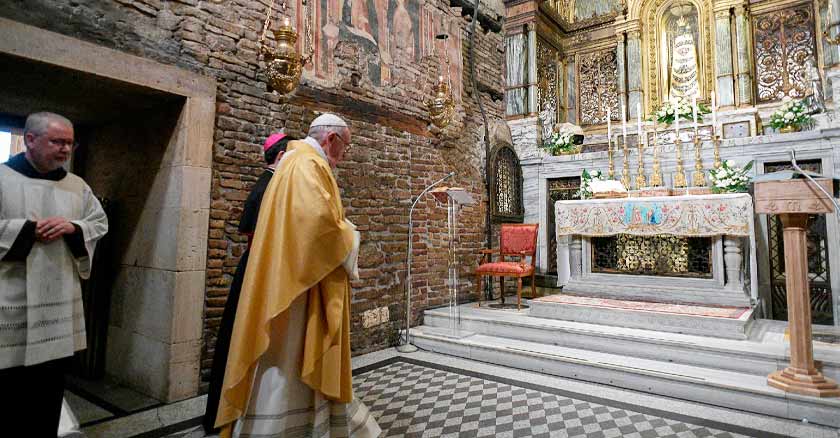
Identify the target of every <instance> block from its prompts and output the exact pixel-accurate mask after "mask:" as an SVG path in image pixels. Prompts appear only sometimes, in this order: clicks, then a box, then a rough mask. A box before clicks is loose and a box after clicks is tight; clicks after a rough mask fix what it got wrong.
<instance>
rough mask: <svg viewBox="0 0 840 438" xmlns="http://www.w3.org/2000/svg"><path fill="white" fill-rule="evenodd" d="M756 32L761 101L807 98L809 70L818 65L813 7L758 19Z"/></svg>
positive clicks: (756, 16) (755, 27)
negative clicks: (811, 65) (810, 67)
mask: <svg viewBox="0 0 840 438" xmlns="http://www.w3.org/2000/svg"><path fill="white" fill-rule="evenodd" d="M753 29H755V30H754V34H755V38H754V41H755V58H756V62H755V70H756V78H757V80H756V89H757V92H758V94H757V95H758V101H759V102H772V101H776V100H780V99H782V98H783V97H785V96H789V97H793V98H802V97H805V95H806V94H807V93H808V90H809V89H810V82H809V81H810V78H809V74H810V72H809V71H807V70H808V69H807V68H806V66H807V65H808V63H809V62H811V63H814V65H816V45H815V43H814V8H813V6H812V4H811V3H810V2H809V3H802V4H800V5H797V6H790V7H786V8H785V9H782V10H778V11H772V12H767V13H764V14H758V15H755V16H754V17H753Z"/></svg>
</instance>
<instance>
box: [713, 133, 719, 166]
mask: <svg viewBox="0 0 840 438" xmlns="http://www.w3.org/2000/svg"><path fill="white" fill-rule="evenodd" d="M712 144H713V145H714V147H715V162H714V166H715V169H720V165H721V162H720V137H719V136H718V135H717V134H715V135H713V136H712Z"/></svg>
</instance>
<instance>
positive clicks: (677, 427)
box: [354, 361, 766, 438]
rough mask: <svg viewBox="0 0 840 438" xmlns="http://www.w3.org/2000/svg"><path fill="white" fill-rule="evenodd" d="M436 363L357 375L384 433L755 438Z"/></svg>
mask: <svg viewBox="0 0 840 438" xmlns="http://www.w3.org/2000/svg"><path fill="white" fill-rule="evenodd" d="M429 365H431V364H429ZM432 366H434V365H432ZM432 366H424V365H421V364H416V363H408V362H405V361H398V362H394V363H391V364H389V365H386V366H383V367H380V368H378V369H374V370H372V371H368V372H365V373H362V374H359V375H356V376H355V377H354V382H355V388H356V394H357V395H358V396H359V397H361V398H362V400H363V401H364V402H365V404H366V405H367V406H368V408H370V410H371V412H372V413H373V415H374V416H375V417H376V418H377V420H378V421H379V425H380V426H381V427H382V429H383V436H387V437H535V438H544V437H545V438H548V437H552V438H553V437H586V438H601V437H626V438H653V437H681V438H683V437H719V438H723V437H743V436H751V435H743V434H737V433H733V432H728V431H723V430H719V429H715V428H712V427H708V426H705V425H702V424H693V423H690V422H686V421H683V420H681V419H670V418H664V417H662V416H660V415H651V414H649V413H641V412H638V411H632V410H627V409H623V408H619V407H612V406H607V405H604V404H599V403H594V402H592V401H585V400H579V399H575V398H570V397H566V396H564V395H561V394H558V393H556V392H557V391H553V390H551V389H550V388H545V389H546V390H548V391H550V392H544V391H540V390H536V389H531V388H526V387H522V386H531V385H528V384H522V385H521V386H519V385H517V384H516V382H499V381H495V380H488V379H485V378H481V376H473V375H465V374H463V373H461V372H452V371H455V370H445V369H436V368H443V367H436V366H434V368H433V367H432ZM469 374H473V373H469ZM487 377H489V376H487ZM640 410H641V409H640ZM698 422H700V423H702V422H703V420H699V421H698ZM717 426H718V427H721V426H724V427H725V426H726V425H717ZM742 432H743V431H742ZM765 436H766V435H765Z"/></svg>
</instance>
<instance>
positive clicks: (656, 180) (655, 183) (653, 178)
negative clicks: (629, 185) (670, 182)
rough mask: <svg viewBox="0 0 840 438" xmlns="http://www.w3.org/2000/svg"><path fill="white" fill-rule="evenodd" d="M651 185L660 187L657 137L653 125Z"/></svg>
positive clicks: (660, 174)
mask: <svg viewBox="0 0 840 438" xmlns="http://www.w3.org/2000/svg"><path fill="white" fill-rule="evenodd" d="M650 186H651V187H662V167H661V166H660V165H659V138H658V135H657V134H656V126H655V125H654V127H653V174H652V175H651V176H650Z"/></svg>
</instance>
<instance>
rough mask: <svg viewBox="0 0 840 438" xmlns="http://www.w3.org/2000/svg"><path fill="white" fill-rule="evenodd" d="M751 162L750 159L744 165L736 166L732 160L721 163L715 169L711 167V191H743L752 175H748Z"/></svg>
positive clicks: (747, 186)
mask: <svg viewBox="0 0 840 438" xmlns="http://www.w3.org/2000/svg"><path fill="white" fill-rule="evenodd" d="M752 165H753V162H752V161H750V162H749V163H747V165H746V166H744V167H738V166H736V165H735V162H734V161H732V160H726V161H724V162H723V163H721V165H720V167H719V168H717V169H712V171H711V175H710V176H711V179H712V192H713V193H743V192H746V191H747V189H748V188H749V184H750V180H751V179H752V177H751V176H750V175H749V171H750V169H752Z"/></svg>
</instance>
